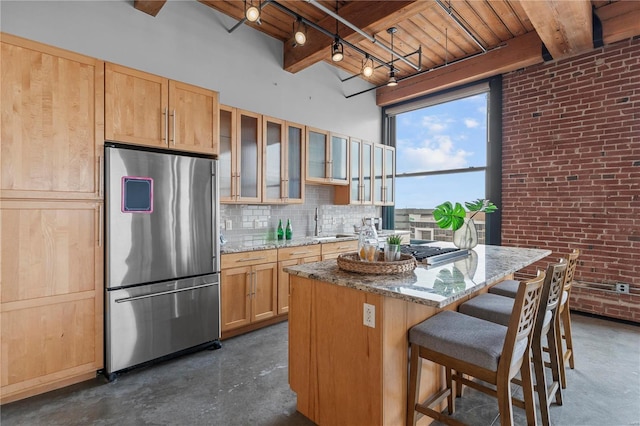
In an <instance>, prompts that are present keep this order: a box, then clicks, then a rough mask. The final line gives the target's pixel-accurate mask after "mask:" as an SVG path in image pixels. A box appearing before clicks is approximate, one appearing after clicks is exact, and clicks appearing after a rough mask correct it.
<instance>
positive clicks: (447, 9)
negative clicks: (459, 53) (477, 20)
mask: <svg viewBox="0 0 640 426" xmlns="http://www.w3.org/2000/svg"><path fill="white" fill-rule="evenodd" d="M435 1H436V3H437V4H438V6H440V8H441V9H442V10H443V11H444V12H445V13H446V14H447V15H449V16H450V17H451V19H453V21H454V22H455V23H456V24H458V26H459V27H460V28H461V29H462V31H464V33H465V34H466V35H468V36H469V38H471V40H473V41H474V42H475V44H477V45H478V47H479V48H480V49H481V50H482V53H486V52H487V49H486V48H485V47H484V46H483V45H482V43H480V40H478V39H477V38H476V36H474V35H473V34H471V31H469V30H468V29H467V27H465V26H464V24H463V23H462V22H461V21H460V20H459V19H458V17H457V16H456V15H454V14H453V9H452V8H451V7H447V6H446V5H445V4H444V3H442V1H440V0H435Z"/></svg>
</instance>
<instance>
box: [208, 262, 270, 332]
mask: <svg viewBox="0 0 640 426" xmlns="http://www.w3.org/2000/svg"><path fill="white" fill-rule="evenodd" d="M277 252H278V251H277V250H276V249H272V250H258V251H249V252H241V253H231V254H223V255H222V256H221V273H220V301H221V307H220V316H221V318H222V326H221V327H222V333H223V337H225V332H228V331H230V330H234V329H237V328H240V327H245V326H248V325H251V324H253V323H257V322H260V321H264V320H268V319H270V318H272V317H275V316H276V315H277V310H278V302H277V292H278V287H277V280H278V270H277V268H278V263H277V260H278V253H277Z"/></svg>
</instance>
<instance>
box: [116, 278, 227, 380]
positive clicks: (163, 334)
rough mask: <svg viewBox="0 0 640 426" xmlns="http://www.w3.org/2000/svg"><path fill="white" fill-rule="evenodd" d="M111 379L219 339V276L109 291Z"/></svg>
mask: <svg viewBox="0 0 640 426" xmlns="http://www.w3.org/2000/svg"><path fill="white" fill-rule="evenodd" d="M107 298H108V300H107V312H106V316H107V321H106V338H107V356H106V368H107V372H108V373H113V372H116V371H120V370H122V369H125V368H128V367H132V366H135V365H138V364H141V363H143V362H147V361H151V360H153V359H156V358H159V357H162V356H165V355H169V354H172V353H174V352H178V351H181V350H183V349H188V348H191V347H194V346H197V345H200V344H203V343H207V342H211V341H213V340H216V339H219V338H220V313H219V301H220V288H219V275H218V274H212V275H207V276H204V277H197V278H189V279H185V280H176V281H169V282H165V283H156V284H151V285H145V286H137V287H130V288H126V289H120V290H111V291H107Z"/></svg>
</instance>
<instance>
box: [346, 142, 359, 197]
mask: <svg viewBox="0 0 640 426" xmlns="http://www.w3.org/2000/svg"><path fill="white" fill-rule="evenodd" d="M361 146H362V141H360V140H359V139H354V138H351V153H350V154H351V182H350V183H349V194H350V200H351V204H360V202H361V201H362V198H361V197H362V194H361V191H360V188H361V187H362V186H361V184H360V147H361Z"/></svg>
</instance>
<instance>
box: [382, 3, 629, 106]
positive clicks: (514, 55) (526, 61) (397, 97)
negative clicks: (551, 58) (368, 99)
mask: <svg viewBox="0 0 640 426" xmlns="http://www.w3.org/2000/svg"><path fill="white" fill-rule="evenodd" d="M596 14H597V15H598V17H599V18H600V20H601V22H602V33H603V38H604V42H605V44H611V43H615V42H617V41H621V40H626V39H629V38H632V37H636V36H639V35H640V2H635V1H628V2H627V1H620V2H616V3H611V4H608V5H607V6H603V7H601V8H599V9H597V10H596ZM540 43H541V40H540V38H539V37H538V35H537V33H536V32H530V33H527V34H525V35H522V36H519V37H516V38H514V39H511V40H509V42H508V43H507V46H505V47H503V48H500V49H497V50H492V51H489V52H487V53H485V54H483V55H480V56H476V57H474V58H470V59H467V60H464V61H460V62H456V63H453V64H451V65H447V66H444V67H441V68H437V69H434V70H433V71H429V72H426V73H424V74H420V75H417V76H415V77H411V78H408V79H406V80H403V81H401V82H400V83H399V84H398V85H397V86H396V87H393V88H392V87H382V88H380V89H378V90H377V92H376V103H377V105H378V106H387V105H392V104H395V103H397V102H401V101H406V100H409V99H413V98H417V97H419V96H424V95H428V94H431V93H436V92H439V91H441V90H444V89H449V88H452V87H456V86H459V85H462V84H465V83H471V82H474V81H478V80H481V79H483V78H489V77H493V76H494V75H498V74H504V73H507V72H511V71H515V70H518V69H520V68H524V67H527V66H531V65H535V64H537V63H542V62H543V59H542V56H541V54H540V53H541V49H540V46H541V44H540Z"/></svg>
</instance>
